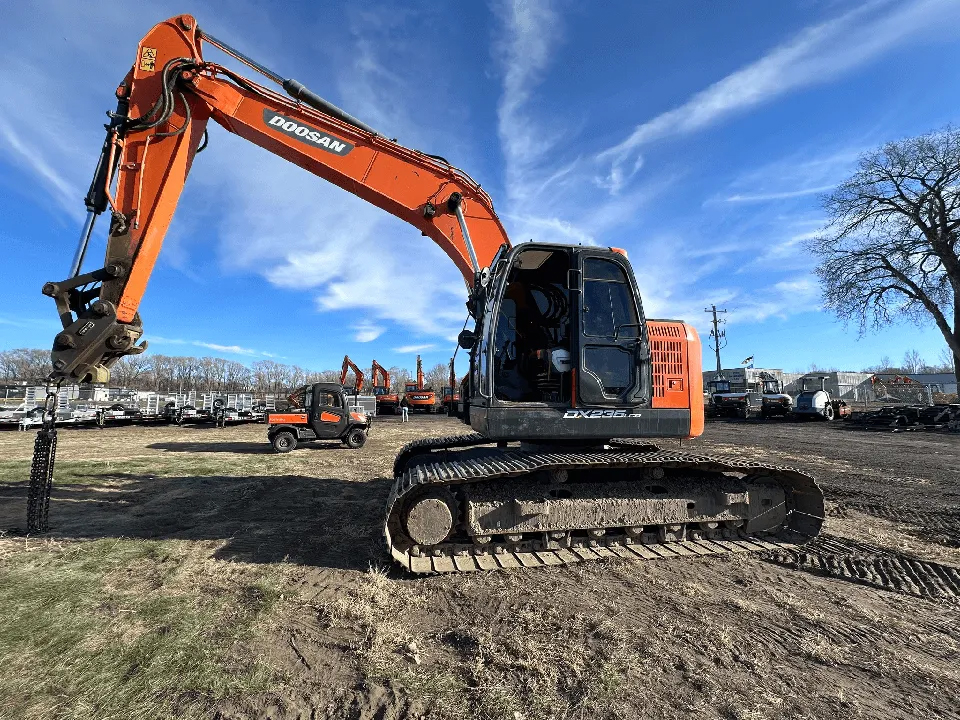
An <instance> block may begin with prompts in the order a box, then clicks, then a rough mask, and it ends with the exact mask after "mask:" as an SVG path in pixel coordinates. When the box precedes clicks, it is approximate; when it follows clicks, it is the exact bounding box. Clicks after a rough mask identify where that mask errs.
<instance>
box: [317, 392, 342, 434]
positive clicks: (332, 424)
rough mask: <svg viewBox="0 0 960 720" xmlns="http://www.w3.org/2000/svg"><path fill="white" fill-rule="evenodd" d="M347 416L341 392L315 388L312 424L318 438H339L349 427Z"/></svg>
mask: <svg viewBox="0 0 960 720" xmlns="http://www.w3.org/2000/svg"><path fill="white" fill-rule="evenodd" d="M347 418H348V415H347V409H346V408H345V407H344V406H343V396H342V395H341V394H339V393H336V392H332V391H330V390H324V389H322V388H318V387H315V388H314V389H313V411H312V413H311V415H310V424H311V425H312V426H313V431H314V432H315V433H316V434H317V437H318V438H339V437H340V436H341V435H342V434H343V431H344V430H345V429H346V427H347Z"/></svg>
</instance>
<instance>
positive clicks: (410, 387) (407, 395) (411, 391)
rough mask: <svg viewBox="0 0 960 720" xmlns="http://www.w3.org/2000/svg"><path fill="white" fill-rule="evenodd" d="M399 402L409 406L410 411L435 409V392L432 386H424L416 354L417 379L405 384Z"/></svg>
mask: <svg viewBox="0 0 960 720" xmlns="http://www.w3.org/2000/svg"><path fill="white" fill-rule="evenodd" d="M401 403H402V404H403V405H406V406H407V407H408V408H410V410H411V411H412V410H416V411H418V412H425V413H432V412H436V411H437V394H436V393H435V392H434V391H433V388H429V387H424V384H423V363H422V362H421V360H420V356H419V355H417V381H416V382H408V383H407V384H406V387H404V389H403V400H402V401H401Z"/></svg>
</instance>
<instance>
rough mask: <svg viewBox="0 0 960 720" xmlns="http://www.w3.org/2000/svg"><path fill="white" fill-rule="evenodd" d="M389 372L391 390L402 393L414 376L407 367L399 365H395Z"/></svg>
mask: <svg viewBox="0 0 960 720" xmlns="http://www.w3.org/2000/svg"><path fill="white" fill-rule="evenodd" d="M389 372H390V391H391V392H395V393H402V392H403V391H404V389H405V386H406V384H407V383H408V382H410V381H411V379H412V378H413V373H411V372H410V371H409V370H407V369H406V368H402V367H399V366H397V365H394V366H393V367H392V368H390V370H389Z"/></svg>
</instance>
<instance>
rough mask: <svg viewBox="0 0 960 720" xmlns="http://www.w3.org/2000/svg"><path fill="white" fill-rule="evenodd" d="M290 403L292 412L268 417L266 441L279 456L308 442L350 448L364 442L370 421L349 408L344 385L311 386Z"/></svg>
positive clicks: (361, 444)
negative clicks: (334, 444) (335, 444)
mask: <svg viewBox="0 0 960 720" xmlns="http://www.w3.org/2000/svg"><path fill="white" fill-rule="evenodd" d="M289 400H290V404H291V405H292V406H293V407H292V409H290V410H286V411H284V412H273V413H270V414H268V415H267V423H268V425H267V440H269V441H270V445H271V446H272V447H273V449H274V450H276V451H277V452H278V453H288V452H290V451H291V450H295V449H296V447H297V445H298V444H299V443H302V442H305V441H309V440H339V441H340V442H342V443H343V444H344V445H346V446H347V447H348V448H353V449H356V448H362V447H363V444H364V443H365V442H366V441H367V433H368V432H370V419H369V418H368V417H367V416H366V415H364V414H363V413H362V412H357V411H356V410H351V409H350V406H349V403H348V402H347V392H346V389H345V388H344V387H343V383H340V384H337V383H311V384H310V385H305V386H304V387H302V388H300V389H299V390H297V391H296V392H294V393H293V394H292V395H291V396H290V398H289Z"/></svg>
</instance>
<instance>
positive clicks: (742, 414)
mask: <svg viewBox="0 0 960 720" xmlns="http://www.w3.org/2000/svg"><path fill="white" fill-rule="evenodd" d="M737 417H738V418H740V419H741V420H746V419H747V418H749V417H750V408H748V407H746V406H744V407H742V408H737Z"/></svg>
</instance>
